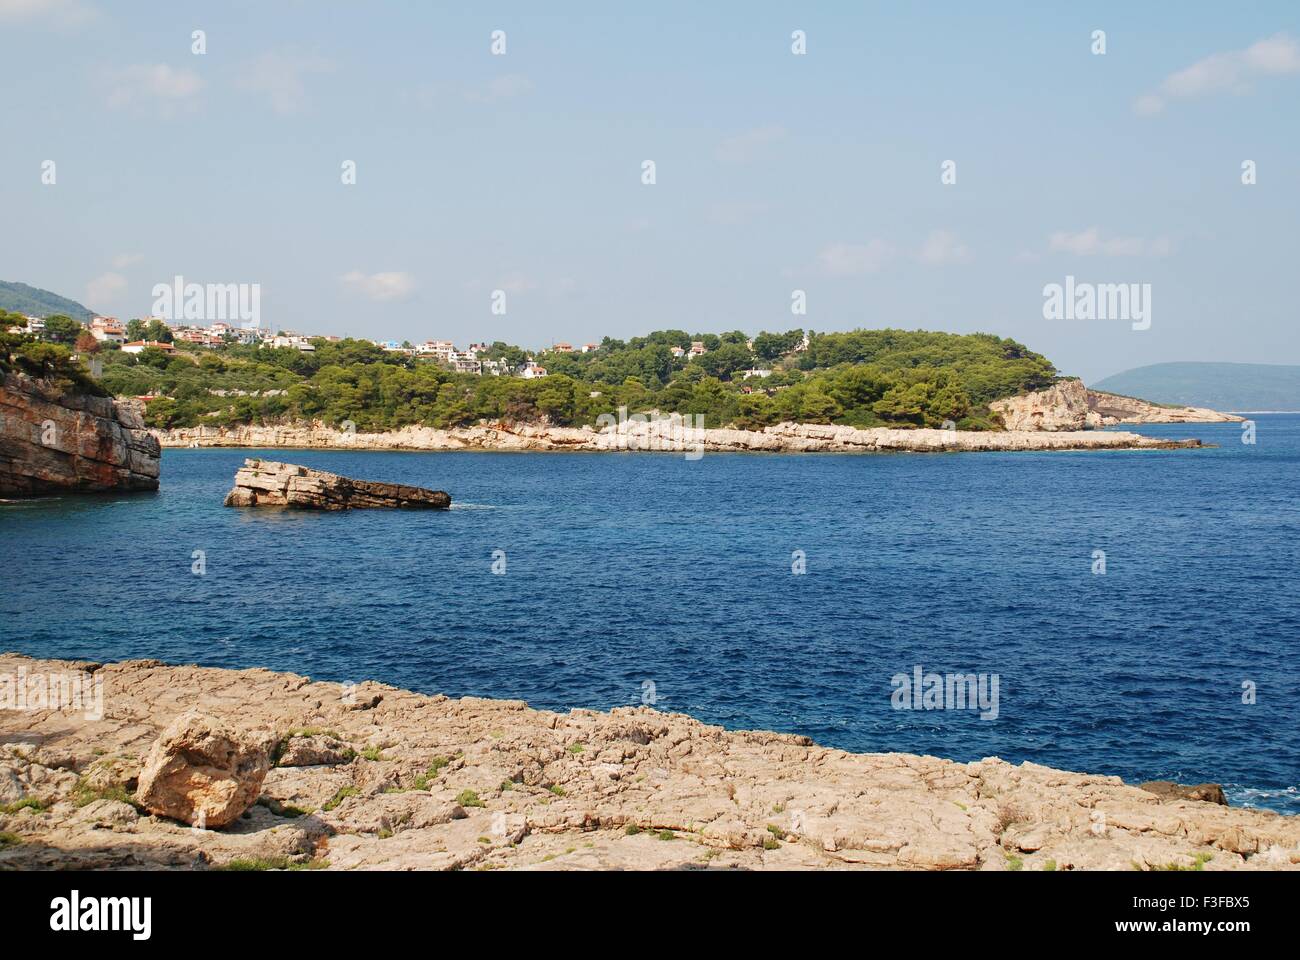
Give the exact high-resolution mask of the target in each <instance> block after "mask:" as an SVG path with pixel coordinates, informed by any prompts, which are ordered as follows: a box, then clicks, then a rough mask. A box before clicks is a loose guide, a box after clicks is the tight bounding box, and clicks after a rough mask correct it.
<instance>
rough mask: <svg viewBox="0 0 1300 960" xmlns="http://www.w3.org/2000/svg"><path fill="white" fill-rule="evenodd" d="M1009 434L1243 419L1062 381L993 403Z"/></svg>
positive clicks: (1080, 383) (1076, 382)
mask: <svg viewBox="0 0 1300 960" xmlns="http://www.w3.org/2000/svg"><path fill="white" fill-rule="evenodd" d="M989 409H990V410H992V411H993V412H994V413H996V414H1000V415H1001V417H1002V422H1003V424H1004V425H1005V426H1006V428H1007V429H1008V430H1028V431H1036V430H1045V431H1062V430H1095V429H1098V428H1099V427H1109V426H1112V425H1114V424H1117V423H1235V422H1239V421H1240V420H1241V419H1242V418H1241V417H1236V416H1233V415H1232V414H1228V413H1219V412H1218V411H1216V410H1206V409H1203V408H1201V407H1162V406H1160V405H1158V404H1154V403H1149V402H1148V401H1146V400H1138V399H1136V398H1134V397H1120V396H1116V395H1115V394H1113V393H1101V392H1099V391H1097V390H1089V389H1088V388H1087V387H1085V386H1084V385H1083V382H1082V381H1080V380H1063V381H1061V382H1060V383H1057V384H1053V385H1052V386H1050V387H1048V388H1047V389H1046V390H1038V391H1036V392H1034V393H1027V394H1025V395H1023V396H1019V397H1008V398H1007V399H1005V400H995V401H993V402H992V403H990V404H989Z"/></svg>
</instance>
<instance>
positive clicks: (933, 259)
mask: <svg viewBox="0 0 1300 960" xmlns="http://www.w3.org/2000/svg"><path fill="white" fill-rule="evenodd" d="M970 258H971V255H970V248H968V247H967V246H966V244H964V243H962V242H961V240H960V239H959V238H958V236H957V234H956V233H954V232H953V231H951V230H934V231H932V232H931V233H930V235H929V236H928V237H926V238H925V243H923V244H921V251H920V253H918V254H917V259H918V260H920V261H921V262H922V263H933V264H945V263H966V262H967V261H969V260H970Z"/></svg>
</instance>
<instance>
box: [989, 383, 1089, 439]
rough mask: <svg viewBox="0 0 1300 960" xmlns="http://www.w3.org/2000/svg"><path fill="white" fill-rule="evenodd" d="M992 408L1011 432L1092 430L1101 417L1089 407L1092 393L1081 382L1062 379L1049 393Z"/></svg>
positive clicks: (998, 403)
mask: <svg viewBox="0 0 1300 960" xmlns="http://www.w3.org/2000/svg"><path fill="white" fill-rule="evenodd" d="M989 409H990V410H992V411H993V412H994V413H996V414H1000V415H1001V417H1002V423H1003V424H1004V425H1005V426H1006V428H1007V429H1008V430H1035V431H1036V430H1051V431H1058V430H1089V429H1093V428H1095V427H1100V426H1101V425H1102V423H1101V417H1100V416H1099V415H1096V414H1093V413H1092V411H1091V410H1090V409H1089V408H1088V391H1087V388H1085V387H1084V385H1083V382H1082V381H1080V380H1062V381H1061V382H1060V383H1056V384H1053V385H1052V386H1050V387H1048V388H1047V389H1046V390H1037V391H1035V392H1033V393H1027V394H1024V395H1023V396H1019V397H1008V398H1007V399H1005V400H994V401H993V402H992V403H990V404H989Z"/></svg>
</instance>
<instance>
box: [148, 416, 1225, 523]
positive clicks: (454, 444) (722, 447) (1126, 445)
mask: <svg viewBox="0 0 1300 960" xmlns="http://www.w3.org/2000/svg"><path fill="white" fill-rule="evenodd" d="M1083 417H1084V420H1085V421H1086V422H1087V424H1088V425H1100V421H1099V420H1098V419H1097V418H1096V417H1094V416H1092V415H1091V414H1083ZM156 435H157V437H158V439H159V441H160V442H161V443H162V445H163V446H165V447H296V448H307V449H322V450H327V449H334V450H512V451H524V450H527V451H553V450H559V451H567V450H584V451H631V452H640V451H646V452H658V453H669V454H672V455H676V456H683V455H687V456H695V455H697V454H702V453H704V452H706V451H707V452H717V453H728V452H731V453H879V452H891V453H892V452H896V451H908V452H916V453H948V452H958V451H970V452H975V451H1014V450H1166V449H1175V448H1180V447H1199V446H1201V445H1202V444H1201V442H1200V441H1199V440H1166V439H1164V438H1160V437H1143V436H1139V435H1138V434H1136V433H1124V432H1120V431H1100V430H1091V429H1087V430H1085V429H1082V428H1081V427H1070V428H1063V429H1056V430H1053V431H1047V430H1042V429H1038V428H1034V429H1020V430H1008V431H994V430H989V431H977V430H930V429H925V430H902V429H893V428H889V427H872V428H870V429H865V430H864V429H858V428H856V427H846V426H837V425H834V424H817V423H778V424H775V425H774V426H770V427H764V428H763V429H762V430H732V429H728V428H717V429H714V428H709V429H696V428H694V427H685V426H682V425H681V424H680V423H677V424H674V423H672V422H671V421H659V422H646V423H642V422H638V421H629V422H626V423H619V424H614V425H611V426H607V427H605V428H603V429H601V430H595V429H593V428H591V427H553V426H546V425H544V424H504V423H492V422H484V423H478V424H474V425H472V426H466V427H455V428H453V429H450V430H439V429H435V428H433V427H422V426H407V427H402V428H401V429H400V430H392V431H388V432H385V433H356V434H343V433H339V432H337V431H335V430H330V429H328V428H326V427H325V426H324V425H322V424H318V423H317V424H298V425H295V426H277V427H265V426H251V425H240V426H234V427H188V428H183V429H177V430H170V431H157V433H156ZM240 472H241V473H243V471H240ZM254 496H255V491H254V490H252V489H251V488H247V489H245V488H241V487H236V489H235V490H233V491H231V494H230V498H228V500H227V502H228V503H230V504H231V505H239V506H244V505H249V504H251V503H252V502H253V500H254ZM257 496H258V497H259V498H260V494H258V495H257ZM259 502H260V500H259Z"/></svg>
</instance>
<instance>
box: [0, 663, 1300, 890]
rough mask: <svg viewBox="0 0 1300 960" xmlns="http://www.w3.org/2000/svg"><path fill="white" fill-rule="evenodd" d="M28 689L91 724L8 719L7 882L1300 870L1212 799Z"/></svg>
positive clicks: (1072, 780) (527, 723)
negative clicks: (452, 874) (585, 872)
mask: <svg viewBox="0 0 1300 960" xmlns="http://www.w3.org/2000/svg"><path fill="white" fill-rule="evenodd" d="M17 675H22V676H24V677H26V678H28V680H29V681H30V679H31V678H33V677H56V676H57V677H61V678H63V681H64V684H65V687H64V689H67V688H68V687H71V686H73V684H71V683H70V682H69V680H68V678H69V677H71V678H72V679H77V678H80V679H81V681H82V683H81V684H80V686H83V687H84V686H86V685H89V684H99V685H100V687H99V689H100V691H101V694H102V699H100V700H99V702H100V703H101V704H102V705H105V706H106V709H103V710H100V711H92V712H90V715H88V712H87V711H86V710H85V709H84V708H83V707H82V705H80V704H78V705H77V706H76V708H75V709H74V708H73V707H67V708H65V709H52V708H48V707H47V705H46V704H44V703H42V704H41V708H40V709H31V710H25V711H24V710H0V744H3V746H0V870H4V869H32V868H63V869H101V868H124V867H135V868H138V867H150V868H182V869H193V868H198V869H204V868H210V867H220V866H227V865H236V864H239V863H243V864H244V865H246V866H247V865H251V866H253V867H254V868H257V867H260V868H263V869H265V868H268V867H270V868H279V867H289V866H295V865H296V866H300V867H301V866H314V867H320V868H325V869H331V870H349V869H372V868H383V869H420V870H455V869H483V870H490V869H538V870H566V869H592V868H596V869H671V868H686V869H692V868H694V869H702V868H706V867H707V868H714V869H716V868H741V869H845V868H858V869H862V868H867V869H870V868H876V869H879V868H892V869H907V870H992V871H1003V870H1021V869H1023V870H1027V871H1029V870H1034V871H1039V870H1080V869H1084V870H1097V869H1104V870H1133V869H1139V870H1169V869H1175V868H1182V869H1204V870H1206V871H1218V870H1277V869H1291V870H1295V869H1300V817H1286V816H1282V815H1280V814H1275V813H1269V812H1265V811H1260V810H1249V809H1239V808H1234V807H1226V806H1221V805H1220V804H1218V803H1213V802H1208V803H1207V802H1204V801H1201V800H1193V799H1186V797H1190V796H1195V795H1203V794H1205V787H1204V786H1203V787H1199V788H1192V789H1191V790H1190V791H1186V792H1184V795H1183V796H1179V795H1178V793H1179V791H1169V790H1164V791H1162V792H1161V793H1152V792H1148V791H1146V790H1142V789H1138V788H1137V787H1133V786H1128V785H1126V784H1124V783H1123V782H1121V781H1120V780H1119V779H1118V778H1116V777H1108V776H1098V775H1093V774H1086V773H1067V772H1064V771H1060V770H1053V769H1050V768H1048V767H1041V766H1038V765H1036V764H1032V763H1023V764H1020V765H1018V766H1017V765H1013V764H1010V763H1007V762H1005V761H1003V760H999V759H996V758H990V759H985V760H980V761H978V762H975V763H954V762H952V761H949V760H941V759H938V758H936V757H932V756H914V755H910V754H900V753H881V754H853V753H845V752H844V751H842V750H831V749H828V748H826V747H820V746H818V745H817V744H815V743H813V742H812V741H811V740H809V739H808V738H807V737H802V736H792V735H788V734H779V733H767V732H763V731H728V730H724V729H723V728H721V727H716V726H708V725H706V724H703V723H700V722H699V721H697V720H694V719H692V718H690V717H688V716H685V715H683V714H678V713H665V712H661V711H658V710H654V709H651V708H648V707H637V708H628V707H621V708H616V709H614V710H612V711H610V712H609V713H598V712H595V711H591V710H571V711H569V712H568V713H554V712H551V711H548V710H533V709H529V708H528V707H527V706H526V705H525V704H524V703H522V702H519V701H500V700H481V699H476V698H472V697H467V698H464V699H460V700H453V699H448V698H447V697H444V696H424V695H421V694H416V693H410V692H407V691H404V690H398V689H395V688H393V687H389V686H384V685H381V684H376V683H371V682H366V683H361V684H359V685H356V686H348V685H343V686H340V685H339V684H335V683H319V682H318V683H313V682H312V681H310V680H308V679H307V678H306V677H301V676H296V675H294V674H287V673H272V672H270V671H267V670H241V671H233V670H220V669H211V668H203V667H194V666H187V667H167V666H163V665H162V664H160V663H158V662H157V661H130V662H126V663H119V664H112V665H108V666H100V665H98V664H86V663H69V662H66V661H38V660H30V659H28V658H26V657H20V656H17V655H12V654H6V655H0V678H3V677H12V676H17ZM51 689H53V688H52V687H51ZM97 699H98V698H97ZM267 744H277V745H276V746H273V747H272V748H271V749H270V750H269V751H268V749H267V747H266V745H267ZM935 747H936V749H937V750H942V749H943V744H942V742H939V741H937V742H936V744H935ZM1159 786H1160V785H1158V784H1153V785H1152V787H1153V788H1155V787H1159ZM1207 786H1208V785H1207ZM1198 791H1199V792H1198ZM1211 793H1212V791H1211ZM254 798H256V802H253V800H254ZM236 801H238V802H236ZM248 803H253V805H252V806H251V807H248V808H247V810H246V812H244V813H243V814H242V815H239V814H231V813H230V811H231V810H235V809H239V810H243V809H244V807H245V806H247V804H248ZM196 805H197V806H198V808H199V809H198V811H196V810H195V807H196ZM204 811H206V812H207V816H206V817H203V818H201V817H200V813H202V812H204ZM227 816H233V819H231V820H230V822H229V825H228V826H225V827H223V828H222V829H211V827H212V826H214V825H215V824H217V823H225V822H226V818H227ZM205 821H206V822H205ZM190 823H195V824H196V825H197V826H199V827H200V828H199V829H195V828H193V827H191V826H189V825H187V824H190ZM204 826H206V827H208V829H203V827H204Z"/></svg>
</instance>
